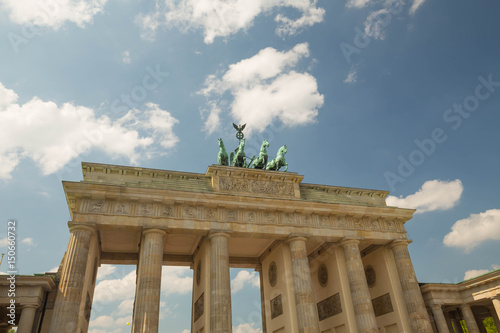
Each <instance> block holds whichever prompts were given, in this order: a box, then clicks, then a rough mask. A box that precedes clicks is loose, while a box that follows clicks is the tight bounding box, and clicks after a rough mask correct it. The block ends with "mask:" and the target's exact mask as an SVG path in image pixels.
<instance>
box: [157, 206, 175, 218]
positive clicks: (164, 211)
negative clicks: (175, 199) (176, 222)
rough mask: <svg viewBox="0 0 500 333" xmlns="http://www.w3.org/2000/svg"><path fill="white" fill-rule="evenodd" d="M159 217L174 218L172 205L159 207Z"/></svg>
mask: <svg viewBox="0 0 500 333" xmlns="http://www.w3.org/2000/svg"><path fill="white" fill-rule="evenodd" d="M160 215H161V216H163V217H174V216H175V210H174V205H161V207H160Z"/></svg>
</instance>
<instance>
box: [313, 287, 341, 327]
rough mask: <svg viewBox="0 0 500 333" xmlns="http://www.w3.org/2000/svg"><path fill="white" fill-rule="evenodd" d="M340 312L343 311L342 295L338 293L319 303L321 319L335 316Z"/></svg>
mask: <svg viewBox="0 0 500 333" xmlns="http://www.w3.org/2000/svg"><path fill="white" fill-rule="evenodd" d="M339 313H342V305H341V304H340V295H339V294H338V293H337V294H335V295H333V296H330V297H328V298H327V299H325V300H323V301H321V302H319V303H318V315H319V320H320V321H322V320H325V319H326V318H330V317H333V316H335V315H337V314H339Z"/></svg>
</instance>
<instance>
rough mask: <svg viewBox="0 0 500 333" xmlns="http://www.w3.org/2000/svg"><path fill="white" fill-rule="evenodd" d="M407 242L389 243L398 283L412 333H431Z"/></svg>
mask: <svg viewBox="0 0 500 333" xmlns="http://www.w3.org/2000/svg"><path fill="white" fill-rule="evenodd" d="M409 243H410V241H408V240H400V241H394V242H392V243H391V248H392V252H393V254H394V259H395V261H396V267H397V269H398V274H399V281H400V282H401V287H402V289H403V295H404V297H405V303H406V308H407V310H408V314H409V315H410V323H411V326H412V328H413V332H414V333H432V326H431V322H430V320H429V315H428V314H427V310H426V308H425V303H424V299H423V298H422V293H421V292H420V287H419V286H418V281H417V276H416V275H415V270H414V269H413V264H412V263H411V259H410V253H409V252H408V244H409Z"/></svg>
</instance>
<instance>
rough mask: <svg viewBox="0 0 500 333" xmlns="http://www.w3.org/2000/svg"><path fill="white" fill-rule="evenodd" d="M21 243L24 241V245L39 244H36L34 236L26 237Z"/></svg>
mask: <svg viewBox="0 0 500 333" xmlns="http://www.w3.org/2000/svg"><path fill="white" fill-rule="evenodd" d="M21 243H23V244H24V245H28V246H36V245H37V244H35V242H33V238H24V239H23V240H22V241H21Z"/></svg>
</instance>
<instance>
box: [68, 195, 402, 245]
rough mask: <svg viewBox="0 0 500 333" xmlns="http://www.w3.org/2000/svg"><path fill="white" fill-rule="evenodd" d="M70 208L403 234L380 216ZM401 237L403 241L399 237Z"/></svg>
mask: <svg viewBox="0 0 500 333" xmlns="http://www.w3.org/2000/svg"><path fill="white" fill-rule="evenodd" d="M79 202H80V201H78V202H76V203H75V204H74V205H75V206H77V205H78V207H76V208H75V210H77V211H80V212H84V213H89V214H116V215H126V216H147V217H160V218H180V219H189V220H191V219H192V220H198V219H202V220H207V221H224V222H237V223H255V224H272V225H285V226H310V227H320V228H334V229H338V230H355V231H357V230H363V231H381V232H394V233H404V232H405V230H404V225H403V221H401V220H397V219H394V220H392V219H389V220H386V219H384V218H383V217H371V216H369V215H366V216H352V215H347V216H338V215H334V214H331V215H319V214H316V213H314V214H312V213H309V212H304V211H300V210H297V211H282V210H266V209H263V210H251V209H250V210H248V209H238V208H223V207H219V208H217V207H205V206H196V205H194V204H185V203H183V202H178V203H175V205H174V203H148V202H137V201H131V202H128V201H115V200H106V199H83V200H81V204H80V203H79ZM402 238H405V237H404V236H402Z"/></svg>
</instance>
